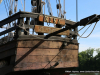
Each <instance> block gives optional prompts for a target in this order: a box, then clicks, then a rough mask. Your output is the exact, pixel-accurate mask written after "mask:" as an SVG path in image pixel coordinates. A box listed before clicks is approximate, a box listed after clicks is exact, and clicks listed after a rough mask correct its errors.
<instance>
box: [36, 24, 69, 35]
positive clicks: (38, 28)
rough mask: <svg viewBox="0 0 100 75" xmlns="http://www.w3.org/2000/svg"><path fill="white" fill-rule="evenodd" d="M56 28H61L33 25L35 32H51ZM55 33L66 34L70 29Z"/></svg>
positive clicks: (56, 29)
mask: <svg viewBox="0 0 100 75" xmlns="http://www.w3.org/2000/svg"><path fill="white" fill-rule="evenodd" d="M58 30H61V28H54V27H47V26H39V25H35V32H39V33H53V32H55V31H58ZM57 35H67V36H68V35H70V31H69V30H66V31H64V32H61V33H58V34H57Z"/></svg>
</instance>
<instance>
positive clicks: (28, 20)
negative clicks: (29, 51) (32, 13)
mask: <svg viewBox="0 0 100 75" xmlns="http://www.w3.org/2000/svg"><path fill="white" fill-rule="evenodd" d="M25 24H26V25H30V17H26V21H25ZM26 30H27V31H28V32H29V28H26ZM24 34H25V35H29V33H27V32H26V31H24Z"/></svg>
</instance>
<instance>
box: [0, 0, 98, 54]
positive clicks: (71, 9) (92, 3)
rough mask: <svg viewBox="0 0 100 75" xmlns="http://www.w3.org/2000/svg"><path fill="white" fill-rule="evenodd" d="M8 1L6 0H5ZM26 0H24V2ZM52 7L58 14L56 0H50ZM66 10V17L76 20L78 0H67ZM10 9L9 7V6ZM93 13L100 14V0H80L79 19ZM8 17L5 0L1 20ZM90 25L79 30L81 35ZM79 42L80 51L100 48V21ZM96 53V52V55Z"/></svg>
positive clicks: (29, 6)
mask: <svg viewBox="0 0 100 75" xmlns="http://www.w3.org/2000/svg"><path fill="white" fill-rule="evenodd" d="M5 1H6V0H5ZM7 1H8V0H7ZM18 1H19V2H18V10H19V9H21V10H22V11H23V8H22V5H21V2H20V0H18ZM23 1H24V0H22V2H23ZM25 1H26V8H25V10H26V11H27V12H30V11H31V0H25ZM50 2H51V7H52V11H53V16H57V9H56V4H57V3H56V0H50ZM61 3H62V7H63V0H61ZM65 3H66V4H65V5H66V6H65V10H66V12H67V13H66V19H69V20H72V21H76V0H65ZM7 9H8V7H7ZM45 10H46V11H45V14H48V9H47V5H46V6H45ZM93 14H100V0H78V21H80V19H82V18H85V17H88V16H90V15H93ZM6 17H7V13H6V9H5V5H4V1H3V2H2V3H1V4H0V20H2V19H4V18H6ZM87 27H88V26H86V27H85V28H84V29H83V30H82V31H80V32H79V34H80V35H81V34H82V33H83V32H84V31H85V29H86V28H87ZM93 27H94V24H92V26H91V27H90V28H89V30H88V31H87V32H86V33H85V35H83V36H87V35H88V34H89V33H90V32H91V30H92V29H93ZM80 28H81V27H79V28H78V29H80ZM78 42H79V43H80V44H79V52H81V51H84V50H86V49H88V48H89V47H90V48H95V49H97V48H100V22H98V23H97V25H96V27H95V29H94V31H93V33H92V34H91V35H90V36H89V37H88V38H81V39H80V40H79V41H78ZM95 54H96V53H94V55H95Z"/></svg>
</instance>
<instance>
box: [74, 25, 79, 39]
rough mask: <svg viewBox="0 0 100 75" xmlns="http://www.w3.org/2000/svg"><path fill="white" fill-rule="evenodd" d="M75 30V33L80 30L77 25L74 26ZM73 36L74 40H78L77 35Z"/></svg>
mask: <svg viewBox="0 0 100 75" xmlns="http://www.w3.org/2000/svg"><path fill="white" fill-rule="evenodd" d="M74 32H75V34H77V32H78V28H77V27H75V28H74ZM73 38H74V40H77V35H74V37H73Z"/></svg>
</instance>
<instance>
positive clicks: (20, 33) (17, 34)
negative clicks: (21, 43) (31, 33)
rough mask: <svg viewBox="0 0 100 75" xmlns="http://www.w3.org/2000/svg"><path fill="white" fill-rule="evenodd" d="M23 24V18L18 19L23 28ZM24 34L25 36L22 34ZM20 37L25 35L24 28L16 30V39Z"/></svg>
mask: <svg viewBox="0 0 100 75" xmlns="http://www.w3.org/2000/svg"><path fill="white" fill-rule="evenodd" d="M22 24H23V18H22V17H21V18H19V19H18V24H17V25H19V26H21V25H22ZM22 32H23V34H22ZM19 35H24V30H23V29H22V28H18V29H16V35H15V38H16V39H17V38H18V36H19Z"/></svg>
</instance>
